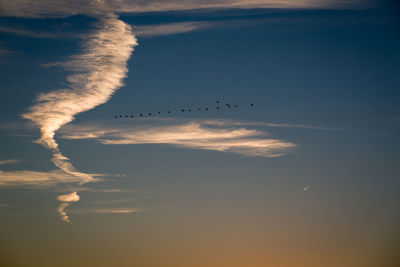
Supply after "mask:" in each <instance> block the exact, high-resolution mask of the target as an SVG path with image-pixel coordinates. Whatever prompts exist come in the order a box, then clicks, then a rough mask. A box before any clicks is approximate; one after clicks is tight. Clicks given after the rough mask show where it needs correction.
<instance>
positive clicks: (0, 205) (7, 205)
mask: <svg viewBox="0 0 400 267" xmlns="http://www.w3.org/2000/svg"><path fill="white" fill-rule="evenodd" d="M0 207H10V205H9V204H4V203H0Z"/></svg>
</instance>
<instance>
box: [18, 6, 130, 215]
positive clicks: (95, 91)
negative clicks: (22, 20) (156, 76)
mask: <svg viewBox="0 0 400 267" xmlns="http://www.w3.org/2000/svg"><path fill="white" fill-rule="evenodd" d="M98 10H100V11H101V10H102V8H101V6H100V8H99V9H98ZM100 11H99V12H100ZM96 27H97V30H96V31H94V32H93V33H92V34H90V35H89V36H88V37H87V38H86V40H85V42H84V49H83V52H82V53H81V54H78V55H75V56H72V57H71V59H70V60H69V61H68V62H66V63H64V64H63V66H64V67H65V68H66V69H67V70H69V71H72V72H73V74H71V75H69V76H68V77H67V81H68V82H69V87H68V88H66V89H60V90H56V91H52V92H48V93H43V94H40V95H39V96H38V97H37V99H36V104H35V105H34V106H32V107H31V108H30V109H29V110H28V112H27V113H25V114H23V115H22V117H23V118H25V119H29V120H31V121H33V123H34V124H35V125H36V126H37V127H39V128H40V132H41V137H40V139H39V140H38V141H37V142H38V143H40V144H42V145H43V146H45V147H46V148H48V149H50V150H51V151H52V154H53V158H52V161H53V163H54V164H55V165H56V166H57V167H58V168H60V169H61V170H62V171H64V172H65V173H67V174H69V175H72V176H74V177H76V178H78V181H79V183H80V184H84V183H87V182H90V181H94V180H95V178H94V176H93V175H90V174H87V173H83V172H79V171H77V170H76V169H75V168H74V166H73V165H72V164H71V163H70V161H69V159H68V158H67V157H65V156H64V155H63V154H62V153H61V151H60V149H59V146H58V144H57V142H56V140H55V139H54V136H55V133H56V132H57V130H58V129H60V127H62V126H63V125H65V124H67V123H69V122H71V121H73V120H74V117H75V116H76V115H77V114H79V113H81V112H85V111H88V110H90V109H93V108H94V107H96V106H98V105H101V104H103V103H105V102H107V101H108V100H109V99H110V97H111V96H112V94H113V93H114V92H115V91H116V90H117V89H118V88H120V87H121V86H122V85H123V79H124V78H125V76H126V73H127V71H128V68H127V61H128V59H129V57H130V55H131V53H132V51H133V48H134V46H136V45H137V41H136V38H135V36H134V35H133V33H132V31H131V27H130V26H129V25H128V24H126V23H124V22H123V21H121V20H119V19H118V18H117V17H116V16H115V15H113V14H105V15H104V14H103V16H101V18H100V20H99V22H98V23H97V25H96ZM78 200H79V198H78V199H77V200H76V201H78ZM68 205H69V204H68V203H62V206H60V208H59V213H60V214H61V216H62V218H63V220H65V221H68V217H66V214H65V212H64V209H65V208H66V207H67V206H68ZM65 217H66V219H65Z"/></svg>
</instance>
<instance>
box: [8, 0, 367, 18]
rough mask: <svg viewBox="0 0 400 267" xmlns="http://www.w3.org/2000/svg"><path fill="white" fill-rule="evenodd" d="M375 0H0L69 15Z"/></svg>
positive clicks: (22, 9) (28, 10)
mask: <svg viewBox="0 0 400 267" xmlns="http://www.w3.org/2000/svg"><path fill="white" fill-rule="evenodd" d="M371 3H373V0H324V1H321V0H147V1H142V0H119V1H115V0H57V1H54V0H13V1H3V2H0V15H1V16H11V17H31V18H43V17H68V16H73V15H78V14H85V15H90V16H97V15H98V14H99V13H104V12H108V13H115V14H121V13H142V12H166V11H183V10H193V9H226V8H242V9H250V8H285V9H291V8H302V9H315V8H360V7H365V6H369V5H371Z"/></svg>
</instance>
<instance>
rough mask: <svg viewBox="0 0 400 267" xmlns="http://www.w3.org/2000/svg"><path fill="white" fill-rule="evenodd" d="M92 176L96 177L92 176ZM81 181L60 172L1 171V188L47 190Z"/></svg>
mask: <svg viewBox="0 0 400 267" xmlns="http://www.w3.org/2000/svg"><path fill="white" fill-rule="evenodd" d="M91 176H96V175H94V174H91ZM80 181H81V179H80V178H79V177H76V176H75V175H71V174H68V173H65V172H62V171H59V170H56V171H47V172H40V171H26V170H22V171H2V170H0V187H4V186H7V187H15V186H24V187H33V188H47V187H53V186H56V185H58V184H65V183H78V182H80Z"/></svg>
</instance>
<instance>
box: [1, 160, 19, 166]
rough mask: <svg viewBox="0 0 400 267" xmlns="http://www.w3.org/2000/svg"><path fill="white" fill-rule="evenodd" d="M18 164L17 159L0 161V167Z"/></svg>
mask: <svg viewBox="0 0 400 267" xmlns="http://www.w3.org/2000/svg"><path fill="white" fill-rule="evenodd" d="M19 162H21V160H19V159H7V160H0V165H7V164H15V163H19Z"/></svg>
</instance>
